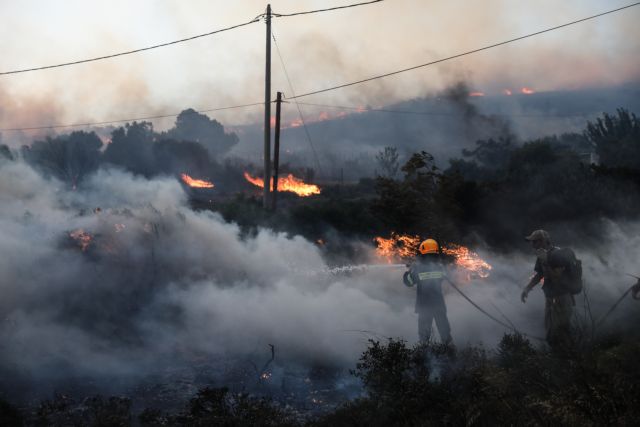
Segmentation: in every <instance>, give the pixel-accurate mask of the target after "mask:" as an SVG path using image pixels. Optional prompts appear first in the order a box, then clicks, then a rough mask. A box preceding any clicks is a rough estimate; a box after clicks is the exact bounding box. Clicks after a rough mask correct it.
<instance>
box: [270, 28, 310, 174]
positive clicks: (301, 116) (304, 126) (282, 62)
mask: <svg viewBox="0 0 640 427" xmlns="http://www.w3.org/2000/svg"><path fill="white" fill-rule="evenodd" d="M271 37H273V44H275V45H276V52H278V57H279V58H280V64H281V65H282V69H283V70H284V75H285V77H286V78H287V82H288V83H289V89H291V93H292V94H293V95H295V91H294V90H293V85H292V84H291V79H290V78H289V73H288V72H287V67H286V66H285V65H284V59H283V58H282V53H281V52H280V47H279V46H278V42H277V41H276V36H275V35H274V34H273V30H272V32H271ZM294 98H295V97H294ZM293 102H294V104H296V108H297V109H298V114H299V115H300V121H301V122H302V127H303V128H304V132H305V134H306V135H307V141H308V142H309V145H310V146H311V152H312V153H313V157H314V159H315V161H316V166H317V167H318V171H319V172H320V173H322V167H321V166H320V161H319V160H318V153H316V149H315V147H314V146H313V142H311V135H310V134H309V129H308V128H307V124H306V123H305V121H304V116H303V115H302V110H301V109H300V106H299V105H298V102H297V101H296V100H295V99H294V100H293Z"/></svg>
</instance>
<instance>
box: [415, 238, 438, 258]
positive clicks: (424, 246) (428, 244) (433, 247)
mask: <svg viewBox="0 0 640 427" xmlns="http://www.w3.org/2000/svg"><path fill="white" fill-rule="evenodd" d="M418 251H420V253H421V254H422V255H426V254H437V253H438V242H436V241H435V240H433V239H427V240H425V241H424V242H422V243H420V247H419V248H418Z"/></svg>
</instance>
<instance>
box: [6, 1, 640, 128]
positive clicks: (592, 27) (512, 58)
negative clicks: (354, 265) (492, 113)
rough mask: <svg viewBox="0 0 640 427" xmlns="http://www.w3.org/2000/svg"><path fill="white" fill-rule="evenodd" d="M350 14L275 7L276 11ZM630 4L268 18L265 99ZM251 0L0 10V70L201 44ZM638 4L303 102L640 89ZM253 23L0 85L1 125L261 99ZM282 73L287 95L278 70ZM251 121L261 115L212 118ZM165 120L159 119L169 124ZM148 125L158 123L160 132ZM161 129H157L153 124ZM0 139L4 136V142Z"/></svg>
mask: <svg viewBox="0 0 640 427" xmlns="http://www.w3.org/2000/svg"><path fill="white" fill-rule="evenodd" d="M351 3H357V1H356V0H352V1H344V0H332V1H309V0H295V1H294V0H278V1H272V2H271V4H272V8H273V10H274V12H276V13H290V12H298V11H305V10H313V9H318V8H327V7H333V6H343V5H347V4H351ZM627 4H629V1H618V0H615V1H614V0H608V1H603V0H600V1H597V0H568V1H563V2H556V1H548V0H538V1H535V2H533V1H528V2H524V1H517V2H516V1H506V0H503V1H500V0H485V1H482V2H479V1H476V2H471V1H462V0H451V1H423V0H385V1H383V2H380V3H375V4H371V5H365V6H360V7H354V8H349V9H343V10H336V11H331V12H324V13H317V14H309V15H302V16H294V17H281V18H277V19H274V20H273V35H274V37H275V39H276V43H277V47H276V45H273V46H272V72H273V75H272V92H273V94H274V98H275V92H276V91H282V92H284V93H285V95H286V96H292V95H293V94H294V93H297V94H300V93H305V92H310V91H314V90H318V89H323V88H326V87H331V86H335V85H339V84H343V83H348V82H351V81H356V80H360V79H363V78H368V77H371V76H374V75H378V74H383V73H387V72H391V71H394V70H398V69H402V68H407V67H411V66H414V65H418V64H422V63H426V62H429V61H433V60H436V59H439V58H442V57H446V56H451V55H454V54H457V53H461V52H464V51H468V50H472V49H476V48H478V47H482V46H485V45H490V44H494V43H497V42H501V41H504V40H507V39H511V38H514V37H518V36H521V35H525V34H528V33H532V32H536V31H539V30H542V29H545V28H549V27H553V26H556V25H561V24H564V23H567V22H570V21H573V20H577V19H580V18H584V17H587V16H590V15H594V14H597V13H601V12H604V11H607V10H611V9H615V8H617V7H621V6H625V5H627ZM265 9H266V3H265V2H260V1H254V0H243V1H234V2H229V1H211V0H190V1H178V0H138V1H135V2H131V1H124V0H113V1H96V0H92V1H87V0H84V1H81V0H64V1H55V2H54V1H45V0H25V1H20V2H15V1H6V0H5V1H2V2H0V14H1V15H2V16H3V17H5V23H4V24H3V33H4V35H5V37H0V52H2V55H0V72H6V71H11V70H16V69H22V68H30V67H38V66H44V65H51V64H57V63H62V62H68V61H75V60H81V59H86V58H91V57H96V56H102V55H108V54H113V53H117V52H121V51H127V50H132V49H138V48H142V47H146V46H150V45H154V44H158V43H164V42H169V41H173V40H176V39H181V38H186V37H190V36H193V35H197V34H202V33H207V32H210V31H213V30H217V29H220V28H224V27H228V26H231V25H235V24H239V23H243V22H247V21H249V20H251V19H253V18H254V17H255V16H257V15H259V14H260V13H263V12H264V11H265ZM638 17H640V6H639V7H634V8H630V9H626V10H624V11H621V12H617V13H615V14H610V15H606V16H604V17H601V18H597V19H595V20H590V21H587V22H584V23H580V24H577V25H575V26H571V27H568V28H563V29H560V30H557V31H554V32H551V33H546V34H542V35H539V36H536V37H533V38H530V39H526V40H522V41H518V42H515V43H513V44H510V45H507V46H501V47H497V48H494V49H491V50H488V51H484V52H480V53H476V54H473V55H470V56H466V57H463V58H459V59H455V60H452V61H447V62H444V63H442V64H439V65H435V66H431V67H425V68H421V69H418V70H415V71H411V72H407V73H403V74H401V75H397V76H392V77H389V78H385V79H380V80H376V81H374V82H370V83H364V84H361V85H356V86H352V87H349V88H344V89H340V90H336V91H331V92H327V93H323V94H318V95H314V96H309V97H305V98H304V101H305V102H318V103H324V104H336V105H354V106H358V105H371V106H382V105H388V104H391V103H393V102H398V101H402V100H406V99H412V98H416V97H420V96H426V95H429V94H433V93H435V92H437V91H439V90H442V89H443V88H445V87H447V86H449V85H451V84H453V83H455V82H457V81H461V80H462V81H466V82H468V84H469V87H470V88H471V89H473V90H474V91H481V92H483V93H486V94H487V95H490V94H496V95H499V94H501V93H502V92H503V91H504V90H505V89H510V90H513V91H518V90H520V89H521V88H522V87H528V88H532V89H534V90H536V91H550V90H565V89H567V90H580V89H583V88H591V87H606V86H616V85H621V84H625V83H629V82H638V81H639V80H640V67H638V65H639V64H638V58H640V55H638V53H640V35H639V34H638V32H639V31H640V30H638V26H637V25H636V23H637V21H638ZM264 50H265V25H264V23H263V22H259V23H254V24H251V25H249V26H245V27H242V28H239V29H235V30H232V31H228V32H224V33H220V34H216V35H212V36H209V37H204V38H200V39H197V40H193V41H189V42H185V43H180V44H177V45H173V46H168V47H163V48H159V49H154V50H151V51H147V52H142V53H138V54H133V55H127V56H122V57H118V58H113V59H107V60H103V61H97V62H92V63H88V64H80V65H74V66H69V67H63V68H56V69H50V70H43V71H34V72H28V73H23V74H14V75H4V76H0V128H13V127H29V126H40V125H50V124H54V123H56V124H60V123H79V122H90V121H107V120H116V119H126V118H135V117H144V116H149V115H160V114H172V113H178V112H180V111H182V110H183V109H185V108H189V107H192V108H195V109H198V110H204V109H211V108H217V107H225V106H231V105H238V104H246V103H254V102H261V101H263V100H264V86H263V84H264V71H265V70H264V69H265V64H264V55H265V54H264ZM278 52H280V54H281V56H282V62H284V64H285V66H286V70H287V73H288V76H289V80H290V82H291V85H290V84H289V82H288V81H287V78H286V75H285V73H284V72H283V67H282V63H281V60H280V56H279V55H278ZM210 115H211V116H213V117H215V118H216V119H218V120H219V121H221V122H222V123H223V124H225V125H228V126H233V125H240V124H249V123H259V122H260V121H261V120H262V115H263V112H262V107H261V106H257V107H250V108H244V109H237V110H230V111H225V112H216V113H212V114H210ZM171 123H172V119H170V120H169V121H168V124H169V125H170V124H171ZM158 125H159V127H160V128H161V127H162V126H163V123H158ZM164 125H167V121H165V122H164ZM5 133H6V132H5Z"/></svg>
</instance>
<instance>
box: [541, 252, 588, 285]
mask: <svg viewBox="0 0 640 427" xmlns="http://www.w3.org/2000/svg"><path fill="white" fill-rule="evenodd" d="M547 262H548V263H549V267H551V268H553V267H564V273H563V275H562V277H561V278H560V280H559V282H560V284H561V285H562V286H564V288H565V289H566V290H567V291H569V293H571V295H577V294H579V293H580V292H582V261H581V260H579V259H578V258H576V254H575V253H574V252H573V251H572V250H571V249H569V248H561V249H556V250H555V251H552V252H550V253H549V257H548V259H547Z"/></svg>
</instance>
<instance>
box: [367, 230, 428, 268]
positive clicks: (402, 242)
mask: <svg viewBox="0 0 640 427" xmlns="http://www.w3.org/2000/svg"><path fill="white" fill-rule="evenodd" d="M373 240H374V242H375V243H376V253H377V254H378V256H379V257H381V258H385V259H386V260H387V262H388V263H389V264H391V263H392V262H394V261H395V260H397V259H398V258H411V257H413V256H415V255H416V252H417V251H418V246H419V245H420V237H419V236H407V235H400V234H397V233H393V232H392V233H391V237H390V238H388V239H385V238H384V237H374V238H373Z"/></svg>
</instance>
